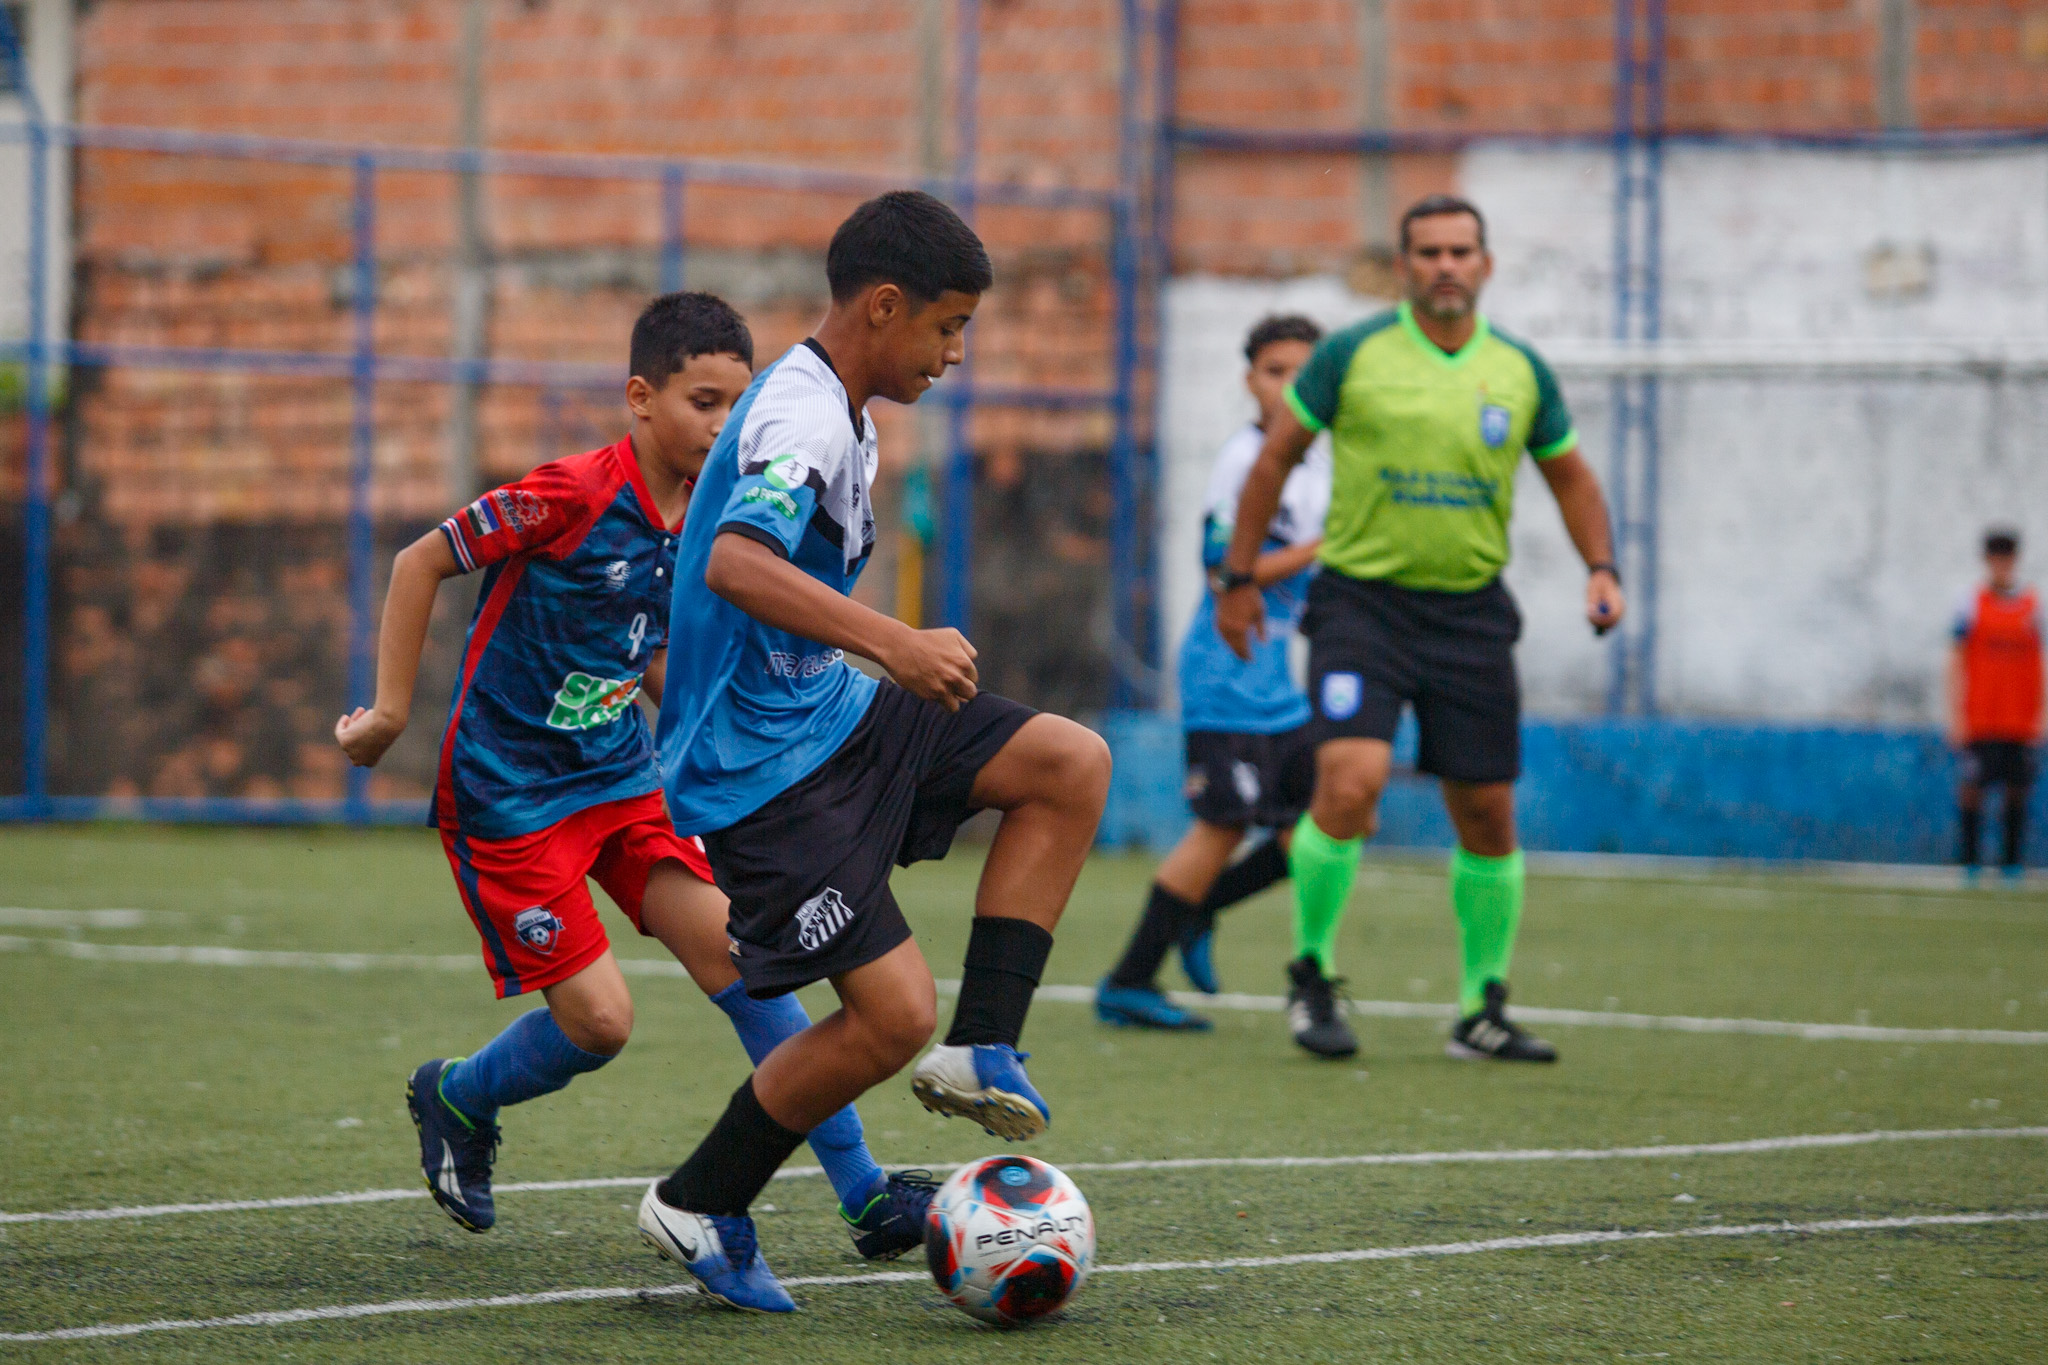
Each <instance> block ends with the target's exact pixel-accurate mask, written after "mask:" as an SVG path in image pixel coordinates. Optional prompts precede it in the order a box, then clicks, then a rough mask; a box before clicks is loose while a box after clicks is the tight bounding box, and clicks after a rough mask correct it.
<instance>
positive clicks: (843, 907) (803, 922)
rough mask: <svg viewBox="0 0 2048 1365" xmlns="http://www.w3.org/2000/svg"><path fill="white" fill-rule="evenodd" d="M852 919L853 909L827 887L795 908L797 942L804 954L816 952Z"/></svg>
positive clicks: (834, 891)
mask: <svg viewBox="0 0 2048 1365" xmlns="http://www.w3.org/2000/svg"><path fill="white" fill-rule="evenodd" d="M852 919H853V907H852V906H850V905H848V904H847V903H846V898H845V897H844V896H842V895H840V894H839V892H838V891H836V890H834V889H833V888H832V887H829V886H828V887H826V888H825V889H824V890H823V891H820V892H819V893H818V894H817V895H815V896H813V897H811V898H810V899H809V900H807V901H805V902H804V903H803V904H802V905H799V906H798V907H797V908H796V937H797V942H799V943H801V944H802V945H803V948H804V951H805V952H807V953H810V952H816V951H817V950H818V949H819V948H822V947H824V946H825V943H826V941H827V940H829V939H830V938H831V937H832V935H834V934H836V933H838V932H839V931H840V930H841V929H844V928H845V927H846V926H847V924H848V923H849V922H850V921H851V920H852Z"/></svg>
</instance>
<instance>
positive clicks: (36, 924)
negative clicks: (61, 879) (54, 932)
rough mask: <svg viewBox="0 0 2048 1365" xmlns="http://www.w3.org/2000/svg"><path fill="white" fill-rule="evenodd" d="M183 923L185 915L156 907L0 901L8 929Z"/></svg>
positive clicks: (0, 912)
mask: <svg viewBox="0 0 2048 1365" xmlns="http://www.w3.org/2000/svg"><path fill="white" fill-rule="evenodd" d="M151 920H154V921H156V922H157V923H159V924H182V923H184V921H185V917H184V916H183V915H180V914H176V913H169V914H167V913H164V912H162V911H157V910H33V909H30V908H29V907H27V906H25V905H0V924H4V925H6V926H7V927H8V928H10V929H140V928H141V927H142V926H143V925H144V924H145V923H147V922H148V921H151Z"/></svg>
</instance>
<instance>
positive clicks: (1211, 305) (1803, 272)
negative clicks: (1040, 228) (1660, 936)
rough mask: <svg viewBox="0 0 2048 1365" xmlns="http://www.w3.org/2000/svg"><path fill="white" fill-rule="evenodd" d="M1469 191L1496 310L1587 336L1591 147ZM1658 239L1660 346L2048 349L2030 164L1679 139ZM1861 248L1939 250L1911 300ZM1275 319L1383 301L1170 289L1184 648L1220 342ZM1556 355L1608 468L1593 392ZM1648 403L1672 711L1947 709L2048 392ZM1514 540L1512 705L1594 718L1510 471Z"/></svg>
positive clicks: (2029, 518)
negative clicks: (1952, 653) (1983, 565)
mask: <svg viewBox="0 0 2048 1365" xmlns="http://www.w3.org/2000/svg"><path fill="white" fill-rule="evenodd" d="M1462 180H1463V185H1464V189H1465V191H1466V193H1468V194H1469V195H1470V196H1471V197H1472V198H1473V199H1474V200H1475V201H1476V202H1478V203H1479V204H1480V205H1481V207H1482V208H1484V209H1485V210H1486V212H1487V214H1488V217H1489V221H1490V224H1491V227H1492V233H1493V244H1494V248H1495V253H1496V257H1497V262H1498V272H1497V275H1496V277H1495V281H1494V284H1493V287H1492V289H1491V290H1490V292H1489V294H1488V297H1487V301H1486V303H1487V308H1488V311H1489V312H1490V313H1491V314H1492V315H1493V316H1494V317H1495V318H1496V319H1497V320H1498V321H1499V322H1500V323H1501V324H1502V325H1503V326H1506V327H1508V328H1510V329H1512V330H1514V331H1516V332H1518V333H1519V334H1521V335H1522V336H1524V337H1526V338H1528V339H1530V340H1531V341H1533V342H1535V343H1536V344H1537V345H1538V347H1539V348H1549V349H1551V350H1552V351H1553V353H1554V354H1555V356H1556V357H1558V358H1559V359H1560V360H1565V359H1568V358H1569V357H1570V356H1571V355H1572V354H1573V352H1574V350H1575V348H1576V350H1577V351H1579V352H1581V353H1583V352H1584V351H1585V350H1586V349H1587V347H1586V345H1585V343H1588V342H1597V341H1599V340H1602V339H1604V338H1605V336H1606V334H1607V331H1608V328H1609V325H1610V321H1609V319H1610V309H1611V298H1612V289H1611V285H1610V271H1609V260H1610V252H1611V226H1610V218H1609V205H1610V202H1611V201H1610V196H1611V184H1612V182H1611V174H1610V167H1609V162H1608V159H1607V158H1606V156H1604V155H1602V154H1599V153H1595V152H1585V151H1576V150H1569V151H1568V150H1559V151H1530V150H1527V149H1509V148H1487V149H1481V150H1478V151H1475V152H1473V153H1472V154H1470V155H1469V156H1467V157H1466V159H1465V162H1464V165H1463V168H1462ZM1665 242H1666V246H1665V297H1666V305H1665V312H1664V317H1665V323H1664V328H1665V334H1666V335H1667V336H1668V337H1672V338H1676V339H1679V340H1682V341H1687V342H1702V343H1704V342H1715V343H1727V344H1740V343H1749V342H1754V343H1773V344H1777V345H1780V346H1783V345H1785V344H1787V343H1791V344H1794V345H1795V347H1796V344H1797V343H1800V342H1812V343H1815V344H1816V346H1831V347H1839V346H1841V345H1843V344H1844V343H1853V342H1878V341H1903V340H1910V339H1929V340H1932V339H1941V340H1945V341H1950V342H1953V343H1956V344H1957V345H1958V347H1960V348H1962V349H1965V350H1978V351H1983V352H1986V353H1996V352H1998V351H1999V350H2000V349H2001V348H2004V349H2008V350H2010V349H2014V348H2017V349H2020V350H2029V349H2030V350H2031V351H2032V352H2033V353H2034V354H2037V355H2038V354H2042V353H2043V351H2044V349H2048V152H2044V151H2040V150H2023V151H2011V152H2001V153H1997V154H1985V155H1969V156H1961V155H1954V154H1945V155H1931V154H1913V155H1900V154H1883V155H1880V154H1875V153H1825V154H1824V153H1809V152H1782V151H1768V150H1760V149H1710V148H1675V149H1673V150H1672V151H1671V152H1670V153H1669V160H1668V163H1667V172H1666V199H1665ZM1887 249H1888V250H1889V255H1888V256H1886V255H1884V254H1882V253H1884V252H1886V251H1887ZM1874 258H1875V260H1876V263H1877V264H1878V265H1879V266H1881V265H1882V264H1883V263H1884V262H1885V261H1886V260H1890V261H1893V262H1896V261H1898V260H1900V259H1905V260H1906V261H1908V262H1916V261H1931V264H1932V271H1931V276H1930V278H1929V282H1928V286H1927V288H1926V289H1925V290H1924V292H1919V293H1910V292H1909V293H1907V294H1905V295H1903V296H1902V295H1899V294H1896V293H1893V294H1884V293H1882V292H1873V291H1872V289H1870V288H1869V287H1868V285H1869V282H1870V272H1871V271H1872V269H1873V260H1874ZM1281 305H1285V306H1291V307H1298V308H1300V310H1301V311H1305V312H1308V313H1310V314H1311V315H1313V316H1316V317H1318V318H1320V319H1322V320H1323V321H1325V322H1327V323H1333V324H1334V323H1342V322H1345V321H1349V320H1351V319H1352V318H1355V317H1358V316H1361V315H1362V314H1363V313H1365V312H1367V311H1369V310H1370V309H1371V308H1372V307H1374V306H1375V305H1374V303H1373V301H1370V300H1364V299H1358V298H1354V297H1353V296H1351V295H1349V294H1347V293H1346V292H1345V291H1344V290H1343V289H1342V287H1341V286H1340V285H1339V284H1338V283H1337V282H1335V281H1334V280H1329V279H1317V280H1300V281H1292V282H1287V283H1284V284H1279V283H1270V282H1252V281H1242V280H1218V279H1205V278H1186V279H1182V280H1178V281H1176V282H1175V283H1174V285H1173V286H1172V291H1171V295H1170V298H1169V302H1168V307H1169V313H1168V316H1169V322H1170V326H1171V329H1172V330H1171V333H1170V336H1169V340H1168V346H1167V351H1166V357H1165V359H1166V365H1167V374H1166V379H1165V384H1164V386H1163V396H1164V401H1165V404H1166V411H1165V420H1164V424H1163V429H1162V436H1163V450H1162V454H1163V457H1164V458H1163V466H1164V469H1165V471H1166V480H1167V483H1166V490H1165V492H1166V496H1165V497H1164V498H1163V499H1162V504H1163V507H1164V512H1165V516H1166V519H1167V520H1166V525H1165V527H1164V534H1163V536H1162V545H1163V549H1162V554H1163V563H1162V565H1161V570H1162V581H1163V584H1164V588H1165V592H1164V600H1165V603H1166V609H1167V610H1168V611H1169V612H1170V613H1172V615H1171V616H1170V617H1169V621H1170V622H1171V623H1172V624H1173V625H1174V627H1175V633H1177V630H1178V627H1179V625H1180V623H1183V622H1185V620H1186V615H1187V612H1188V611H1189V610H1190V609H1191V606H1192V603H1193V600H1194V594H1195V592H1196V591H1198V590H1199V586H1200V585H1199V581H1198V577H1197V574H1196V572H1195V569H1194V565H1195V562H1196V561H1195V534H1196V528H1195V522H1196V521H1197V520H1198V519H1199V497H1200V487H1201V484H1200V479H1201V471H1202V470H1203V469H1205V468H1206V462H1207V459H1208V455H1209V453H1210V448H1211V447H1212V446H1213V444H1214V442H1215V440H1216V439H1219V437H1218V436H1217V435H1215V434H1212V433H1220V432H1224V431H1227V430H1228V427H1229V425H1230V424H1232V423H1234V422H1236V421H1238V420H1241V418H1242V415H1243V412H1244V410H1245V408H1244V404H1245V403H1246V402H1247V401H1248V400H1244V399H1242V398H1240V397H1239V395H1240V394H1241V392H1242V389H1241V385H1238V384H1236V383H1235V375H1236V374H1237V373H1238V372H1239V371H1240V370H1241V365H1240V363H1239V362H1238V360H1237V358H1236V349H1235V348H1236V346H1237V344H1238V342H1239V340H1240V339H1241V338H1242V336H1243V333H1244V331H1245V329H1246V328H1247V327H1249V326H1250V324H1251V322H1252V321H1254V320H1256V318H1257V317H1258V316H1259V315H1261V314H1262V313H1263V312H1265V311H1268V310H1269V309H1270V308H1272V307H1275V306H1281ZM1559 368H1560V370H1561V371H1562V372H1563V380H1564V387H1565V392H1566V396H1567V399H1568V401H1569V402H1570V403H1571V405H1572V407H1573V410H1574V412H1575V415H1576V416H1577V418H1578V423H1579V428H1580V432H1581V434H1582V436H1583V437H1584V444H1585V449H1586V452H1587V454H1588V456H1589V457H1590V458H1592V459H1593V460H1594V462H1595V467H1596V468H1600V469H1602V470H1603V471H1604V470H1605V469H1606V467H1607V456H1608V451H1609V448H1610V447H1609V437H1608V421H1607V417H1608V413H1607V406H1608V405H1607V388H1608V385H1607V382H1606V381H1605V380H1604V379H1602V378H1601V377H1600V376H1599V375H1598V374H1597V373H1595V372H1593V371H1591V370H1588V369H1586V368H1583V367H1575V366H1571V365H1568V364H1560V366H1559ZM1662 389H1663V404H1664V421H1663V425H1662V433H1663V464H1662V474H1663V490H1662V498H1661V509H1662V519H1661V524H1662V544H1661V554H1660V558H1659V564H1660V571H1661V575H1662V594H1661V603H1660V611H1659V614H1658V628H1659V635H1660V643H1661V648H1660V651H1659V700H1660V704H1661V705H1662V706H1663V707H1664V709H1666V710H1667V711H1669V712H1672V713H1675V714H1682V715H1709V716H1742V717H1756V718H1762V719H1771V720H1783V721H1823V720H1841V721H1877V722H1886V723H1906V724H1920V723H1929V722H1932V721H1935V720H1937V719H1938V717H1939V714H1940V677H1941V668H1942V659H1943V654H1944V650H1945V648H1946V643H1945V642H1946V629H1947V624H1948V620H1949V616H1950V614H1951V611H1952V609H1953V606H1954V603H1955V600H1956V598H1957V597H1958V595H1959V594H1960V593H1961V592H1962V591H1963V590H1964V589H1965V588H1966V587H1967V586H1968V584H1969V583H1970V582H1971V581H1972V579H1973V577H1974V575H1975V573H1976V545H1977V541H1978V537H1979V535H1980V533H1981V531H1982V529H1983V527H1984V525H1985V524H1986V523H1988V522H1991V521H2004V522H2011V523H2016V524H2018V525H2019V526H2020V527H2021V529H2022V530H2023V532H2024V533H2026V534H2027V536H2028V539H2029V543H2030V545H2031V546H2032V550H2033V554H2032V561H2033V565H2034V567H2035V569H2036V570H2037V571H2039V572H2038V573H2037V576H2038V577H2041V578H2044V579H2048V569H2042V568H2041V566H2042V565H2043V564H2048V378H2044V377H2040V375H2039V371H2036V377H2032V378H2027V379H2006V380H2004V381H2000V382H1992V381H1989V380H1986V379H1984V378H1982V377H1979V376H1974V375H1971V374H1968V373H1964V372H1962V371H1960V370H1959V371H1956V372H1952V373H1950V374H1947V375H1944V376H1941V377H1906V376H1902V375H1894V376H1887V377H1869V376H1864V377H1840V376H1837V377H1816V376H1813V375H1810V374H1803V375H1800V376H1798V377H1789V378H1774V377H1765V378H1737V377H1719V378H1696V377H1688V378H1683V379H1674V380H1667V381H1666V382H1665V383H1664V384H1663V386H1662ZM1514 551H1515V559H1514V562H1513V564H1512V565H1511V566H1510V568H1509V570H1508V581H1509V584H1510V585H1511V586H1512V587H1513V589H1514V591H1515V593H1516V595H1517V597H1518V598H1519V599H1520V600H1521V603H1522V609H1523V614H1524V616H1525V618H1526V619H1527V621H1528V630H1527V633H1526V635H1525V637H1524V642H1523V645H1522V649H1521V653H1520V660H1521V666H1522V670H1523V677H1524V682H1525V684H1526V686H1527V689H1528V694H1529V705H1530V708H1531V710H1532V711H1535V712H1538V713H1545V714H1572V713H1582V712H1586V711H1591V710H1596V709H1598V708H1599V707H1600V705H1601V704H1602V702H1603V700H1604V697H1605V690H1606V681H1607V663H1606V657H1605V656H1606V646H1605V645H1604V644H1596V643H1595V642H1594V640H1593V639H1592V638H1591V636H1590V634H1589V633H1588V631H1587V629H1586V627H1585V625H1584V623H1583V621H1582V620H1581V619H1580V617H1579V614H1578V613H1579V594H1580V584H1581V578H1580V570H1579V567H1578V563H1577V559H1576V556H1575V555H1574V554H1573V553H1572V551H1571V549H1570V546H1569V544H1568V543H1567V541H1566V540H1565V537H1564V535H1563V531H1562V528H1561V526H1560V524H1559V522H1558V518H1557V515H1556V512H1555V509H1554V507H1553V506H1552V505H1551V503H1550V499H1549V497H1548V494H1547V492H1546V490H1545V489H1544V487H1543V484H1542V482H1541V480H1540V478H1538V477H1537V476H1536V475H1535V473H1534V471H1533V469H1531V468H1529V467H1528V466H1527V465H1525V466H1524V471H1523V477H1522V482H1521V486H1520V487H1519V490H1518V494H1517V512H1516V524H1515V529H1514Z"/></svg>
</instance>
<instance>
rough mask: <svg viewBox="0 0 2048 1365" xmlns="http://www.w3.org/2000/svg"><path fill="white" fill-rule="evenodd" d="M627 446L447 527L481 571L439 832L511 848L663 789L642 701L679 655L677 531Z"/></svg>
mask: <svg viewBox="0 0 2048 1365" xmlns="http://www.w3.org/2000/svg"><path fill="white" fill-rule="evenodd" d="M660 516H661V514H660V512H659V511H657V510H656V509H655V506H654V498H653V495H652V494H650V493H649V492H648V491H647V484H646V481H645V480H644V479H643V478H642V477H641V474H640V464H639V461H637V460H636V459H634V458H633V448H632V445H631V443H630V442H628V441H620V442H619V443H618V444H617V445H613V446H607V447H605V448H604V449H602V450H593V451H589V452H587V453H585V454H582V455H571V456H569V457H568V458H567V459H562V460H555V461H552V462H550V463H548V464H544V465H542V466H540V468H538V469H536V470H534V471H533V472H532V473H531V474H528V475H527V476H526V477H525V478H523V479H521V480H519V481H518V482H517V483H509V484H506V485H505V486H504V487H503V488H498V489H493V490H492V491H491V492H489V493H486V494H484V495H483V496H482V497H480V498H478V499H477V500H476V501H475V502H473V503H471V504H470V505H469V506H467V507H465V508H463V509H462V510H461V511H460V512H457V513H456V514H455V515H454V516H452V517H450V518H448V520H446V521H444V522H442V523H441V534H442V535H444V536H446V537H447V538H448V545H449V548H450V549H452V550H453V551H454V552H455V559H456V562H457V563H459V564H460V565H461V566H462V567H463V569H464V570H475V569H482V570H484V582H483V588H482V591H481V592H479V593H478V595H477V605H476V615H475V617H474V618H472V619H471V621H470V626H469V638H468V641H467V643H466V644H465V646H464V648H463V651H462V671H461V673H460V674H459V675H458V676H457V678H456V682H455V699H454V702H453V703H452V704H451V706H450V707H449V711H448V729H447V732H446V734H445V735H444V736H443V737H442V741H441V771H440V779H439V781H438V783H437V784H436V790H435V794H434V823H435V824H437V825H440V826H442V827H443V828H451V827H452V828H458V829H460V830H462V831H463V833H465V834H468V835H471V836H472V837H476V838H484V839H503V838H508V837H510V836H512V835H515V834H529V833H531V832H533V831H534V830H537V829H541V828H544V827H545V826H548V825H552V824H554V823H556V822H557V821H559V820H562V819H564V818H566V817H567V816H569V815H571V814H574V813H575V812H576V811H579V810H582V809H584V808H585V807H588V806H593V805H596V804H597V803H598V802H600V801H614V800H618V799H620V798H622V797H628V796H641V795H644V794H646V793H648V792H651V791H658V790H660V788H661V775H660V774H659V773H658V772H657V771H656V770H655V766H654V745H653V742H652V740H651V739H650V737H649V735H648V732H647V723H646V721H645V720H644V719H643V718H642V717H641V714H640V708H639V707H637V706H635V705H634V704H633V699H634V697H636V696H637V695H639V692H640V677H641V675H642V674H643V673H645V672H646V671H647V661H648V659H649V658H650V657H651V656H652V655H653V654H654V652H655V651H656V650H658V649H661V648H662V647H663V646H665V645H666V644H667V643H668V611H669V598H670V592H669V590H670V588H671V587H672V586H673V584H672V582H671V575H673V574H674V573H675V558H676V548H675V547H676V533H675V531H674V530H672V529H670V528H669V527H667V526H665V525H663V524H662V522H661V520H660Z"/></svg>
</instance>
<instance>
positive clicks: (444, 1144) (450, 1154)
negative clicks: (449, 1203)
mask: <svg viewBox="0 0 2048 1365" xmlns="http://www.w3.org/2000/svg"><path fill="white" fill-rule="evenodd" d="M434 1183H435V1184H436V1185H438V1186H440V1189H441V1193H443V1194H445V1195H447V1196H448V1197H449V1198H450V1199H453V1200H456V1201H457V1202H460V1201H461V1199H462V1181H461V1179H460V1178H459V1177H457V1175H456V1174H455V1150H454V1149H453V1148H452V1147H450V1146H449V1145H448V1139H446V1138H442V1139H441V1178H440V1179H439V1180H437V1181H435V1182H434Z"/></svg>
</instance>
